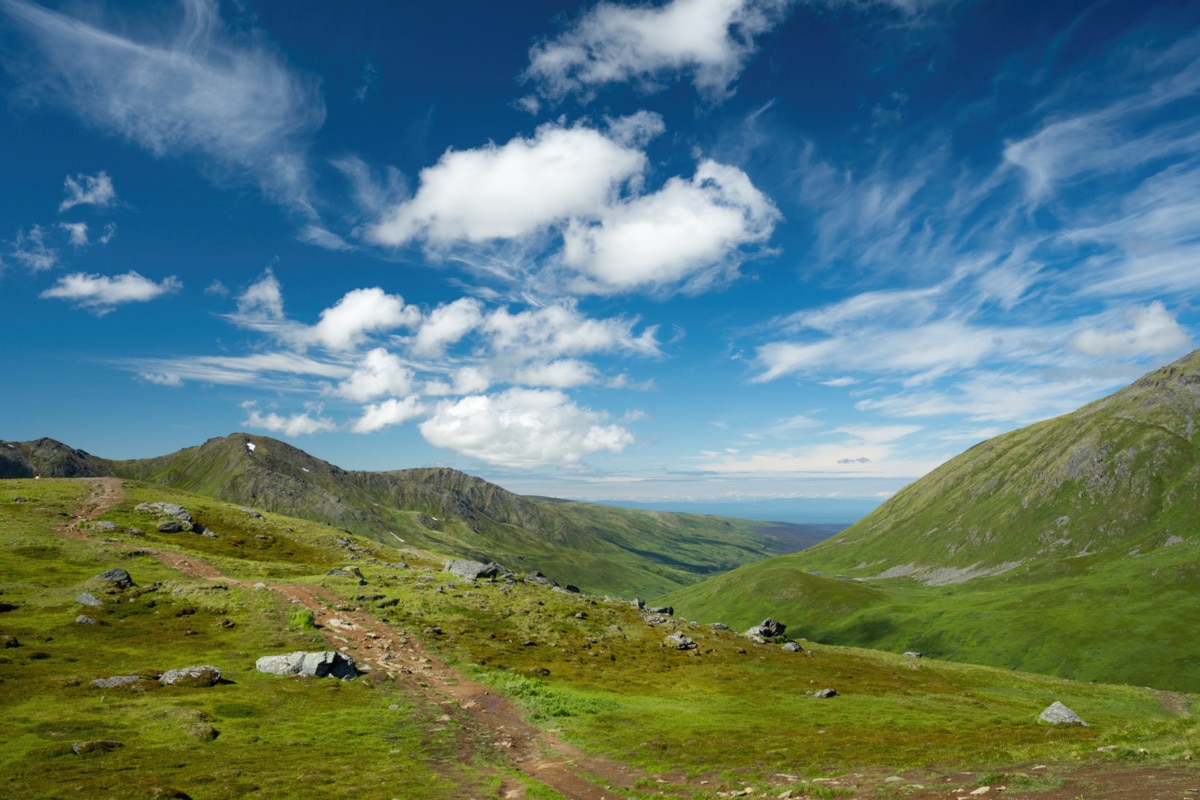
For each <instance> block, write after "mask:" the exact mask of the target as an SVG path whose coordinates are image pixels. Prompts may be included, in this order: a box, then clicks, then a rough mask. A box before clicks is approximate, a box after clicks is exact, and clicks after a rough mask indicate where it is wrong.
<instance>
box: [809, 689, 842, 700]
mask: <svg viewBox="0 0 1200 800" xmlns="http://www.w3.org/2000/svg"><path fill="white" fill-rule="evenodd" d="M812 696H813V697H820V698H826V697H837V690H836V689H817V691H815V692H813V695H812Z"/></svg>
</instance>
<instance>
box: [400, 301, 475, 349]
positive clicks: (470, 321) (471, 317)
mask: <svg viewBox="0 0 1200 800" xmlns="http://www.w3.org/2000/svg"><path fill="white" fill-rule="evenodd" d="M482 321H483V304H482V303H480V302H479V301H478V300H476V299H475V298H473V297H462V298H459V299H458V300H455V301H454V302H452V303H448V304H446V305H441V306H438V307H437V308H435V309H434V310H433V311H431V312H429V315H428V316H426V317H425V319H424V320H422V321H421V327H420V328H418V329H417V335H416V337H414V339H413V342H412V351H413V353H414V354H416V355H421V356H437V355H441V353H442V352H443V350H445V348H446V346H447V345H451V344H454V343H456V342H458V341H459V340H460V339H462V338H463V337H464V336H466V335H467V334H468V333H470V332H471V331H472V330H474V329H475V328H476V327H477V326H478V325H479V323H480V322H482Z"/></svg>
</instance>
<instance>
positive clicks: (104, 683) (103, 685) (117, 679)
mask: <svg viewBox="0 0 1200 800" xmlns="http://www.w3.org/2000/svg"><path fill="white" fill-rule="evenodd" d="M149 682H150V681H148V680H146V679H145V678H143V677H142V676H141V675H114V676H112V677H111V678H97V679H96V680H94V681H92V686H95V687H96V688H97V689H119V688H121V687H122V686H127V687H129V688H135V687H138V686H144V685H145V684H146V683H149Z"/></svg>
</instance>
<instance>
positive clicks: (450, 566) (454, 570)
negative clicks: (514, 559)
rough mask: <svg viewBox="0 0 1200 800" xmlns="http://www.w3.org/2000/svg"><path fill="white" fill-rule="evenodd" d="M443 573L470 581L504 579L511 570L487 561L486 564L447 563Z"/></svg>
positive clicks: (476, 562) (468, 562)
mask: <svg viewBox="0 0 1200 800" xmlns="http://www.w3.org/2000/svg"><path fill="white" fill-rule="evenodd" d="M445 571H446V572H449V573H450V574H451V575H457V576H458V577H460V578H466V579H467V580H472V581H473V580H476V579H477V578H504V577H508V576H509V575H512V574H513V573H512V570H510V569H508V568H507V567H504V566H502V565H500V564H497V563H496V562H494V561H489V562H488V563H487V564H484V563H483V562H482V561H466V560H454V561H447V562H446V569H445Z"/></svg>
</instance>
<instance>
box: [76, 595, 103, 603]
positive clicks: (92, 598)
mask: <svg viewBox="0 0 1200 800" xmlns="http://www.w3.org/2000/svg"><path fill="white" fill-rule="evenodd" d="M75 602H76V603H79V604H80V605H84V606H99V605H104V604H103V603H101V602H100V600H99V599H98V598H97V597H96V595H94V594H92V593H91V592H80V593H79V594H77V595H75Z"/></svg>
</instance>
